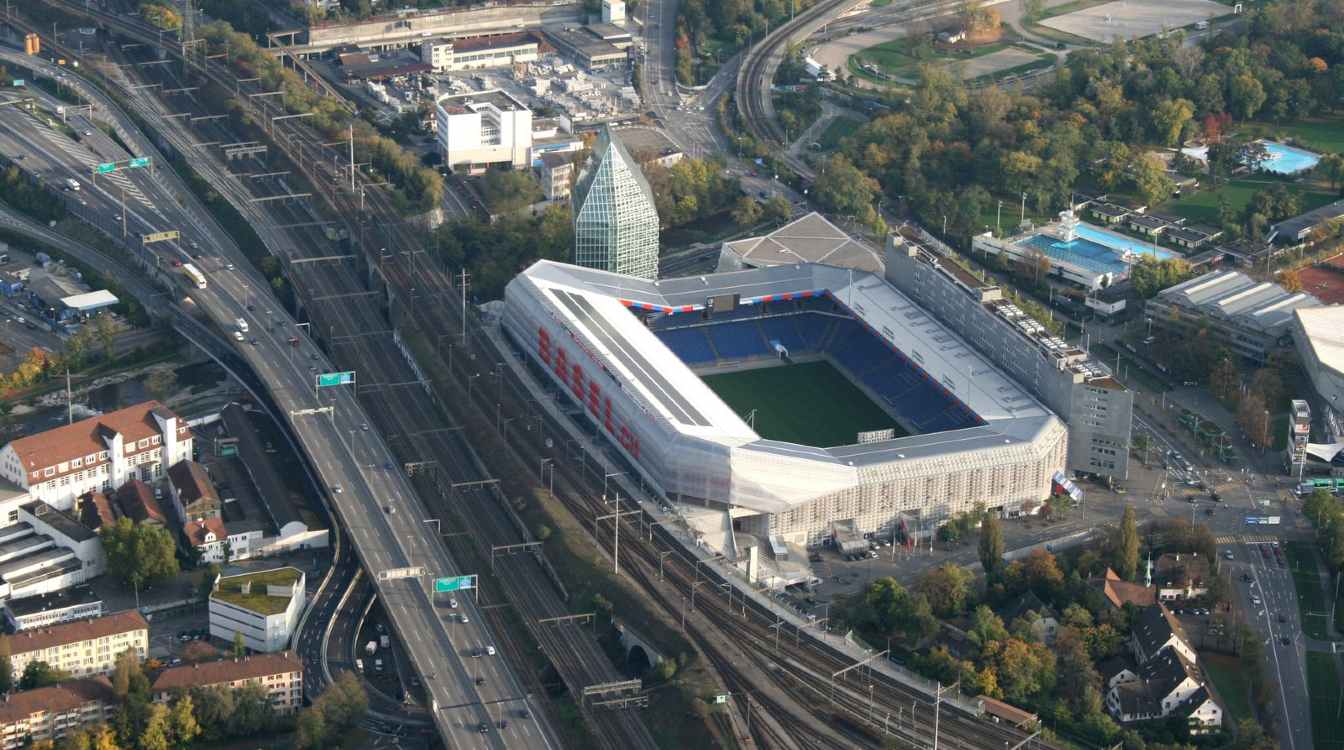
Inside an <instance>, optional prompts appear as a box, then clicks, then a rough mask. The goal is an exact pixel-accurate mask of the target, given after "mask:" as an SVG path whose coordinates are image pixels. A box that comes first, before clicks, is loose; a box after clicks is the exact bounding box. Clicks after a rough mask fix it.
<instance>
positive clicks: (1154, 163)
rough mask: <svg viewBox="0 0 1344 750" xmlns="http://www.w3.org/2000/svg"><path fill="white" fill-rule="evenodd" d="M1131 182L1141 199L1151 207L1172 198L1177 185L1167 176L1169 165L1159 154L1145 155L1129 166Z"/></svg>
mask: <svg viewBox="0 0 1344 750" xmlns="http://www.w3.org/2000/svg"><path fill="white" fill-rule="evenodd" d="M1129 177H1130V181H1131V182H1133V183H1134V190H1135V191H1137V192H1138V194H1139V197H1141V198H1142V199H1143V201H1144V202H1145V203H1147V204H1149V205H1153V204H1155V203H1161V202H1162V201H1164V200H1166V199H1167V198H1169V197H1171V193H1172V191H1173V190H1175V189H1176V183H1174V182H1172V181H1171V178H1170V177H1168V176H1167V164H1166V162H1164V161H1162V159H1161V157H1159V156H1158V155H1157V154H1151V153H1143V154H1141V155H1139V157H1138V158H1137V159H1135V160H1134V161H1133V163H1131V164H1130V166H1129Z"/></svg>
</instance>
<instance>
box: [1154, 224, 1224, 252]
mask: <svg viewBox="0 0 1344 750" xmlns="http://www.w3.org/2000/svg"><path fill="white" fill-rule="evenodd" d="M1166 236H1167V239H1168V240H1171V242H1172V244H1174V245H1176V246H1177V247H1183V248H1185V249H1187V250H1197V249H1199V248H1201V247H1203V246H1205V245H1207V244H1208V243H1210V242H1212V241H1214V240H1216V239H1218V238H1219V237H1221V236H1223V233H1222V232H1221V231H1219V230H1217V229H1205V228H1200V227H1172V228H1171V229H1168V230H1167V233H1166Z"/></svg>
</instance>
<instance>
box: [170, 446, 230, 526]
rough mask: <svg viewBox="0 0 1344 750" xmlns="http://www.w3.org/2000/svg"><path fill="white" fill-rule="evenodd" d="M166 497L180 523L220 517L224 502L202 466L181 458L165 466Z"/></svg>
mask: <svg viewBox="0 0 1344 750" xmlns="http://www.w3.org/2000/svg"><path fill="white" fill-rule="evenodd" d="M168 487H169V497H170V498H171V499H172V503H173V510H174V511H176V512H177V518H178V520H179V521H181V522H182V523H187V522H189V521H199V520H202V519H206V518H219V514H220V509H221V508H222V507H223V504H222V503H220V501H219V493H218V492H216V491H215V484H214V482H212V481H210V475H209V474H207V473H206V471H205V467H203V466H201V465H200V464H198V463H196V462H195V461H192V460H191V459H183V460H181V461H179V462H177V463H175V464H173V466H172V468H170V469H168Z"/></svg>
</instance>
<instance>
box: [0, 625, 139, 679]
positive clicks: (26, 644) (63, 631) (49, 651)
mask: <svg viewBox="0 0 1344 750" xmlns="http://www.w3.org/2000/svg"><path fill="white" fill-rule="evenodd" d="M7 637H8V638H9V649H10V656H9V664H10V668H11V669H12V670H13V674H15V675H21V674H23V670H24V668H25V667H27V666H28V662H30V661H44V662H46V663H47V664H49V665H50V666H52V667H55V668H56V669H60V670H63V671H65V672H68V673H70V675H71V676H73V677H88V676H90V675H97V674H106V673H108V672H111V671H112V669H113V667H114V666H116V661H117V657H118V656H120V655H121V654H122V653H124V652H125V651H126V650H127V649H133V650H135V652H136V653H137V654H138V655H139V657H140V658H141V659H144V658H145V656H146V655H147V654H148V652H149V623H147V622H145V618H144V617H142V616H141V615H140V613H139V612H137V611H135V610H133V609H132V610H126V611H124V612H118V613H116V614H112V615H107V616H105V617H95V618H93V619H90V620H76V621H73V622H65V623H60V624H58V625H52V626H51V627H46V628H37V629H34V630H23V631H20V632H18V633H15V634H13V635H11V636H7Z"/></svg>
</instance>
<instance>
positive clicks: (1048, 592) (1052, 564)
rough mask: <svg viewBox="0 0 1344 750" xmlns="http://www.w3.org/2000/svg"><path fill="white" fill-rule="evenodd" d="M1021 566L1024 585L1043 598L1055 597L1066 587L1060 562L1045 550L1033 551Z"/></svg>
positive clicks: (1022, 561) (1021, 562)
mask: <svg viewBox="0 0 1344 750" xmlns="http://www.w3.org/2000/svg"><path fill="white" fill-rule="evenodd" d="M1020 566H1021V573H1020V575H1021V580H1022V583H1023V584H1024V585H1026V586H1027V588H1029V589H1031V590H1032V591H1034V592H1036V594H1037V595H1038V596H1041V597H1042V598H1045V599H1049V598H1052V597H1054V596H1055V594H1057V593H1059V590H1060V589H1061V588H1062V587H1063V586H1064V573H1063V571H1061V570H1060V569H1059V562H1058V561H1057V560H1056V559H1055V556H1054V555H1053V554H1051V553H1049V552H1047V551H1045V550H1043V549H1040V548H1037V549H1034V550H1032V551H1031V554H1029V555H1027V556H1026V558H1025V559H1023V560H1021V561H1020Z"/></svg>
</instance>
